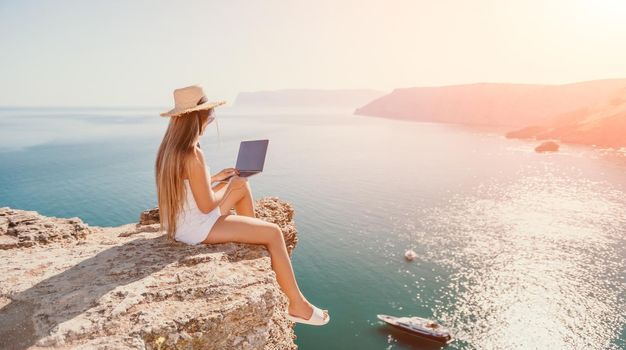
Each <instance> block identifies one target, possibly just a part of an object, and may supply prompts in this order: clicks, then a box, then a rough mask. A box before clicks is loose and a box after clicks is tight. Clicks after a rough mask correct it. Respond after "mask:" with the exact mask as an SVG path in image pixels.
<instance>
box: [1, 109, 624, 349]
mask: <svg viewBox="0 0 626 350" xmlns="http://www.w3.org/2000/svg"><path fill="white" fill-rule="evenodd" d="M159 111H160V109H158V108H133V109H105V108H89V109H87V108H84V109H79V108H73V109H64V108H31V109H29V108H14V109H11V108H4V109H0V206H9V207H14V208H19V209H28V210H36V211H38V212H40V213H41V214H44V215H49V216H58V217H74V216H78V217H80V218H82V219H83V220H84V221H85V222H87V223H89V224H90V225H99V226H114V225H120V224H125V223H131V222H135V221H137V220H138V215H139V213H140V212H141V211H142V210H143V209H146V208H150V207H153V206H155V204H156V199H155V186H154V175H153V172H154V170H153V167H154V159H155V156H156V151H157V148H158V146H159V143H160V141H161V138H162V136H163V133H164V131H165V128H166V126H167V122H168V119H166V118H161V117H159V116H158V112H159ZM216 114H217V116H218V120H219V132H220V134H219V138H218V134H217V126H218V125H217V124H216V123H213V124H211V125H210V126H209V128H208V129H207V132H206V134H205V135H204V136H203V137H202V139H201V147H202V148H203V149H204V153H205V155H206V157H207V163H208V164H209V166H210V167H211V170H212V173H213V174H214V173H216V172H217V171H219V170H220V169H222V168H225V167H231V166H234V162H235V159H236V155H237V149H238V144H239V142H240V141H241V140H251V139H264V138H268V139H270V144H269V151H268V155H267V160H266V164H265V171H264V172H263V173H262V174H260V175H257V176H254V177H252V178H250V183H251V186H252V189H253V193H254V196H255V197H256V198H260V197H262V196H278V197H280V198H282V199H284V200H287V201H289V202H291V203H292V204H293V205H294V207H295V210H296V215H295V220H296V226H297V228H298V231H299V242H298V246H297V248H296V250H295V251H294V255H293V265H294V269H295V272H296V276H297V278H298V281H299V284H300V287H301V289H302V291H303V293H304V294H305V295H306V296H307V298H308V299H309V300H310V301H311V302H312V303H314V304H316V305H318V306H320V307H322V308H327V309H329V311H330V315H331V321H330V323H329V324H328V325H327V326H325V327H311V326H305V325H297V326H296V335H297V339H296V343H297V344H298V345H299V347H300V349H302V350H308V349H439V348H441V347H440V346H438V345H436V344H435V343H431V342H428V341H423V340H419V339H418V338H416V337H414V336H411V335H408V334H405V333H402V332H399V331H394V330H393V329H390V327H388V326H385V325H383V324H382V323H381V322H379V321H378V320H377V318H376V315H377V314H389V315H397V316H405V315H406V316H408V315H411V316H423V317H432V318H434V319H437V320H439V321H440V322H442V323H443V324H445V325H447V326H448V327H450V328H451V329H452V330H453V332H454V336H455V339H456V340H455V341H454V342H453V343H451V344H450V345H448V346H447V347H446V349H624V348H626V156H625V155H624V154H623V153H619V152H612V151H600V150H594V149H591V148H584V147H574V146H567V145H565V146H563V147H562V150H561V152H558V153H555V154H537V153H535V152H534V151H533V148H534V146H535V143H533V142H527V141H518V140H507V139H505V138H503V137H502V136H501V135H502V131H503V130H497V129H487V128H481V129H477V128H468V127H463V126H458V125H442V124H431V123H417V122H407V121H398V120H389V119H381V118H372V117H363V116H354V115H351V114H350V112H349V111H323V110H316V111H305V110H300V111H261V110H257V111H254V110H253V111H241V110H240V111H237V110H235V109H232V108H228V107H224V108H222V109H218V110H217V113H216ZM407 249H414V250H415V251H416V252H417V258H416V259H415V260H414V261H412V262H407V261H405V260H404V257H403V255H404V252H405V251H406V250H407Z"/></svg>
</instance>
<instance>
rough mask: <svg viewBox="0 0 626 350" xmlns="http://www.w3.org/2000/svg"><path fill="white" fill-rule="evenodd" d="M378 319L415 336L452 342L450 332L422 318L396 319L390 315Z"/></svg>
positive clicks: (379, 316)
mask: <svg viewBox="0 0 626 350" xmlns="http://www.w3.org/2000/svg"><path fill="white" fill-rule="evenodd" d="M377 316H378V319H379V320H381V321H383V322H385V323H388V324H390V325H392V326H394V327H396V328H400V329H402V330H404V331H407V332H410V333H412V334H415V335H419V336H422V337H424V338H428V339H430V340H434V341H436V342H440V343H448V342H450V341H451V340H452V336H451V335H450V331H449V330H448V329H447V328H446V327H443V326H442V325H440V324H438V323H437V322H435V321H433V320H429V319H427V318H422V317H416V316H414V317H395V316H389V315H377Z"/></svg>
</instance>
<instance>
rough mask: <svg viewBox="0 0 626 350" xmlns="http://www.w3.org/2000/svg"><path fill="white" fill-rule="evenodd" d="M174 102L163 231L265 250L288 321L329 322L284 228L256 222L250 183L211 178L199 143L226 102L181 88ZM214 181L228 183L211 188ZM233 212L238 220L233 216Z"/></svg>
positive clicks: (162, 157)
mask: <svg viewBox="0 0 626 350" xmlns="http://www.w3.org/2000/svg"><path fill="white" fill-rule="evenodd" d="M174 102H175V107H174V108H173V109H172V110H170V111H169V112H165V113H161V116H164V117H171V118H170V122H169V125H168V127H167V131H166V132H165V136H164V137H163V141H162V142H161V146H160V147H159V152H158V155H157V159H156V169H155V170H156V185H157V196H158V206H159V211H160V220H161V222H160V226H161V230H164V231H166V232H167V234H168V236H169V237H170V238H173V239H175V240H177V241H180V242H184V243H187V244H199V243H204V244H213V243H226V242H241V243H251V244H262V245H265V246H266V247H267V249H268V251H269V253H270V256H271V260H272V269H273V270H274V271H275V272H276V280H277V281H278V284H279V285H280V287H281V289H282V290H283V292H285V294H286V295H287V298H288V299H289V307H288V309H287V311H286V316H287V318H288V319H290V320H291V321H293V322H299V323H304V324H311V325H324V324H326V323H328V321H329V320H330V316H329V315H328V311H327V310H321V309H319V308H318V307H316V306H314V305H312V304H311V303H309V301H308V300H307V299H306V298H305V297H304V295H302V293H301V292H300V289H299V288H298V284H297V282H296V279H295V275H294V273H293V269H292V267H291V261H290V259H289V255H288V253H287V248H286V247H285V242H284V238H283V234H282V232H281V230H280V227H279V226H278V225H276V224H273V223H269V222H266V221H264V220H261V219H258V218H256V217H255V215H254V201H253V199H252V191H251V189H250V184H249V183H248V181H247V179H246V178H243V177H239V176H237V170H236V169H234V168H227V169H224V170H222V171H220V172H218V173H217V174H215V175H210V168H209V166H208V165H206V164H205V160H204V159H205V157H204V153H203V152H202V150H201V149H200V148H199V147H198V140H199V138H200V136H202V135H203V134H204V130H205V129H206V127H207V125H208V124H209V123H211V122H212V121H213V120H214V119H215V118H214V116H213V109H214V108H215V107H217V106H219V105H222V104H224V103H225V102H223V101H220V102H208V100H207V98H206V97H205V95H204V92H203V91H202V88H201V87H200V86H189V87H186V88H182V89H176V90H175V91H174ZM225 179H228V181H227V182H226V181H225ZM213 182H222V183H220V184H218V185H216V186H214V187H211V183H213ZM231 208H234V209H235V211H236V212H237V215H232V214H231V213H230V211H231Z"/></svg>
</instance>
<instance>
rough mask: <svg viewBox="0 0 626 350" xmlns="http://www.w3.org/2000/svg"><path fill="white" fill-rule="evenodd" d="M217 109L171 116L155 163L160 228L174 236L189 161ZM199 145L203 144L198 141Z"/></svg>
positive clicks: (182, 199) (181, 204) (171, 236)
mask: <svg viewBox="0 0 626 350" xmlns="http://www.w3.org/2000/svg"><path fill="white" fill-rule="evenodd" d="M212 112H213V110H212V109H210V110H208V113H207V110H204V111H194V112H190V113H185V114H182V115H179V116H174V117H171V118H170V123H169V125H168V126H167V130H166V131H165V135H164V136H163V141H161V146H160V147H159V152H158V153H157V158H156V164H155V179H156V189H157V199H158V207H159V228H160V230H161V232H163V231H165V232H167V235H168V237H169V238H171V239H173V238H174V234H175V232H176V216H177V215H178V213H179V212H180V211H181V210H182V209H183V206H184V200H185V187H184V184H183V176H184V175H185V173H186V164H187V161H188V160H189V158H190V157H191V156H192V155H193V154H194V147H195V146H196V143H197V141H198V138H199V136H200V135H201V134H202V133H203V132H204V129H203V128H206V125H208V123H207V121H208V120H209V118H212V117H211V115H212ZM198 145H199V144H198Z"/></svg>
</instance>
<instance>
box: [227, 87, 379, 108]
mask: <svg viewBox="0 0 626 350" xmlns="http://www.w3.org/2000/svg"><path fill="white" fill-rule="evenodd" d="M384 94H385V92H382V91H376V90H367V89H356V90H315V89H285V90H274V91H254V92H240V93H239V94H238V95H237V98H236V99H235V103H234V104H233V105H234V107H290V108H296V107H315V108H320V107H325V108H329V107H330V108H347V109H351V110H352V109H354V108H356V107H358V106H361V105H363V104H364V103H367V102H369V101H371V100H373V99H376V98H378V97H380V96H382V95H384Z"/></svg>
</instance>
